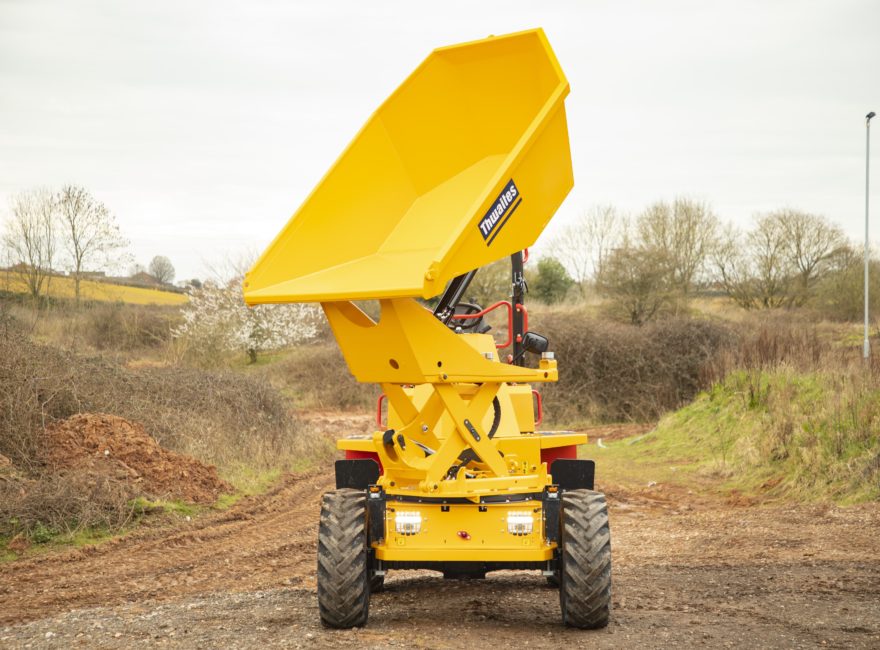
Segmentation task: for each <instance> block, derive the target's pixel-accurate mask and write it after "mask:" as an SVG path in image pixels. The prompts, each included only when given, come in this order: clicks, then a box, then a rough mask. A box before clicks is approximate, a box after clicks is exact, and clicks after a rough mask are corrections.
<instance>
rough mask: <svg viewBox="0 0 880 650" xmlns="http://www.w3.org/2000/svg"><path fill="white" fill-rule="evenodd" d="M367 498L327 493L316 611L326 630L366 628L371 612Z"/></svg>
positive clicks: (342, 492)
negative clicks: (364, 626)
mask: <svg viewBox="0 0 880 650" xmlns="http://www.w3.org/2000/svg"><path fill="white" fill-rule="evenodd" d="M366 524H367V511H366V494H365V493H364V492H362V491H360V490H350V489H340V490H334V491H332V492H327V493H326V494H325V495H324V499H323V502H322V503H321V524H320V527H319V528H318V610H319V611H320V614H321V623H323V624H324V625H326V626H327V627H334V628H342V629H347V628H352V627H358V626H363V625H366V624H367V616H368V614H369V609H370V572H369V553H368V552H367V530H366Z"/></svg>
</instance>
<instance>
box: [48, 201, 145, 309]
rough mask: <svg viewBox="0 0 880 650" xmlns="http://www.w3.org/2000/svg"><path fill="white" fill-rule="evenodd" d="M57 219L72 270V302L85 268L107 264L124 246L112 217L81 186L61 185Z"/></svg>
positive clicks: (77, 293) (78, 298) (77, 302)
mask: <svg viewBox="0 0 880 650" xmlns="http://www.w3.org/2000/svg"><path fill="white" fill-rule="evenodd" d="M56 202H57V204H58V213H59V215H60V221H61V231H62V244H63V246H64V249H65V251H66V253H67V255H68V257H69V262H70V265H71V269H72V272H73V281H74V288H75V295H76V304H77V305H79V303H80V282H81V281H82V276H83V272H84V271H86V269H87V267H93V268H94V267H100V266H107V265H108V263H110V262H111V258H112V256H113V254H114V253H116V252H117V251H119V250H120V249H124V248H125V247H126V246H128V242H127V241H126V240H125V238H124V237H123V236H122V234H121V233H120V232H119V226H117V225H116V219H115V218H114V216H113V215H112V214H111V213H110V211H109V210H108V209H107V207H106V206H105V205H104V204H103V203H101V202H100V201H97V200H96V199H95V198H94V197H93V196H92V195H91V194H89V193H88V192H87V191H86V190H85V188H83V187H79V186H76V185H65V186H64V187H62V188H61V190H60V191H59V192H58V195H57V197H56Z"/></svg>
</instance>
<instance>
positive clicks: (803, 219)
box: [712, 210, 847, 309]
mask: <svg viewBox="0 0 880 650" xmlns="http://www.w3.org/2000/svg"><path fill="white" fill-rule="evenodd" d="M846 251H847V247H846V238H845V237H844V235H843V233H842V232H841V231H840V229H839V228H837V227H836V226H834V225H833V224H831V223H829V222H828V221H827V220H826V219H824V218H822V217H818V216H815V215H810V214H806V213H803V212H797V211H795V210H780V211H777V212H770V213H765V214H760V215H758V216H757V217H756V220H755V227H754V228H753V229H752V230H751V231H749V232H748V233H746V234H745V235H742V234H740V233H738V232H737V231H735V230H734V229H733V228H728V230H727V231H726V232H725V233H724V236H723V237H722V238H721V242H720V243H719V245H718V246H717V247H716V249H715V251H714V252H713V255H712V259H713V262H714V264H715V268H716V269H717V271H718V277H719V280H720V282H721V284H722V286H723V287H724V290H725V292H726V293H727V294H728V295H729V296H730V297H731V298H733V300H734V301H735V302H736V303H737V304H739V305H740V306H742V307H744V308H746V309H758V308H764V309H772V308H776V307H799V306H803V305H804V304H806V303H807V302H808V301H810V300H811V299H812V298H813V297H814V295H815V290H816V287H817V285H818V284H819V282H820V281H821V279H822V278H823V277H824V276H825V275H826V274H827V273H829V272H831V271H833V270H834V269H836V268H839V267H840V266H841V264H845V263H846V260H845V258H846V255H847V252H846ZM838 258H839V259H838Z"/></svg>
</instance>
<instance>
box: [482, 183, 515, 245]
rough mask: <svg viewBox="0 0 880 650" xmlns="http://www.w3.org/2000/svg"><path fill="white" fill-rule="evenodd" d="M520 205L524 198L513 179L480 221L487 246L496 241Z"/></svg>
mask: <svg viewBox="0 0 880 650" xmlns="http://www.w3.org/2000/svg"><path fill="white" fill-rule="evenodd" d="M520 203H522V196H521V195H520V193H519V189H518V188H517V187H516V183H514V182H513V179H512V178H511V179H510V181H508V183H507V185H505V186H504V189H503V190H501V194H499V195H498V198H497V199H495V202H494V203H493V204H492V206H491V207H490V208H489V211H488V212H487V213H486V216H484V217H483V218H482V219H481V220H480V224H479V227H480V234H481V235H482V236H483V239H484V240H485V242H486V246H488V245H490V244H491V243H492V242H493V241H494V240H495V238H496V237H497V236H498V233H500V232H501V229H502V228H503V227H504V224H506V223H507V220H508V219H510V217H511V216H512V215H513V213H514V212H516V209H517V208H518V207H519V204H520Z"/></svg>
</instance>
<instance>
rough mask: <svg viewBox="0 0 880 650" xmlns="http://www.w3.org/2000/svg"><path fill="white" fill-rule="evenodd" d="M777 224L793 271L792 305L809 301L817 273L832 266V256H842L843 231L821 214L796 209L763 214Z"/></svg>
mask: <svg viewBox="0 0 880 650" xmlns="http://www.w3.org/2000/svg"><path fill="white" fill-rule="evenodd" d="M767 218H768V219H772V220H774V221H776V222H777V223H778V228H779V230H780V232H781V233H782V236H783V237H784V240H785V246H786V254H787V256H788V258H789V262H790V263H791V265H792V266H794V270H795V273H796V274H797V282H796V286H795V287H793V288H794V289H795V290H796V293H794V294H793V295H792V296H791V301H792V303H793V304H795V305H803V304H804V303H806V301H807V300H809V298H810V296H811V295H812V293H813V288H814V287H815V285H816V283H817V282H818V280H819V278H820V276H821V275H822V274H823V273H824V272H825V271H826V270H828V269H830V268H831V267H832V266H833V265H834V258H835V257H836V256H838V255H845V252H846V248H847V241H846V237H845V236H844V234H843V231H842V230H841V229H840V228H838V227H837V226H835V225H834V224H832V223H830V222H829V221H828V220H827V219H825V218H824V217H820V216H818V215H814V214H808V213H806V212H799V211H797V210H790V209H785V210H779V211H777V212H773V213H771V214H769V215H768V216H767Z"/></svg>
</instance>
